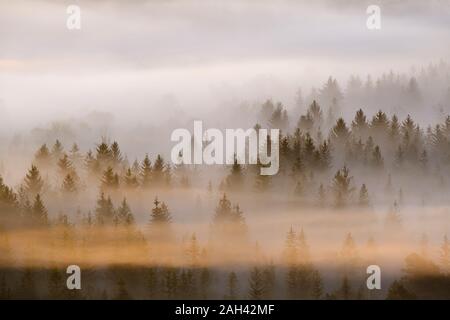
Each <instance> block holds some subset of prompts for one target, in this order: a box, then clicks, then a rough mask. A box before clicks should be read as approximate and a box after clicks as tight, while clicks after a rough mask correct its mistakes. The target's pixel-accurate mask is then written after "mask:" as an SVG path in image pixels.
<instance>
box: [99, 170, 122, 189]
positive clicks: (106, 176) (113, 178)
mask: <svg viewBox="0 0 450 320" xmlns="http://www.w3.org/2000/svg"><path fill="white" fill-rule="evenodd" d="M101 183H102V184H101V187H102V190H104V191H108V190H116V189H118V188H119V176H118V175H117V174H115V173H114V171H113V168H112V167H108V168H107V169H106V170H105V171H104V172H103V177H102V181H101Z"/></svg>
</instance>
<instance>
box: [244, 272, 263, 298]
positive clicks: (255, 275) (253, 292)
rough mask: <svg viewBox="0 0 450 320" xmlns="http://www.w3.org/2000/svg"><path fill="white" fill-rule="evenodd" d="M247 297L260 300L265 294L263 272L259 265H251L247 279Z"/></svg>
mask: <svg viewBox="0 0 450 320" xmlns="http://www.w3.org/2000/svg"><path fill="white" fill-rule="evenodd" d="M248 284H249V289H248V297H249V299H250V300H262V299H263V298H264V294H265V283H264V278H263V274H262V272H261V270H260V268H259V267H256V266H255V267H253V269H252V271H251V272H250V278H249V280H248Z"/></svg>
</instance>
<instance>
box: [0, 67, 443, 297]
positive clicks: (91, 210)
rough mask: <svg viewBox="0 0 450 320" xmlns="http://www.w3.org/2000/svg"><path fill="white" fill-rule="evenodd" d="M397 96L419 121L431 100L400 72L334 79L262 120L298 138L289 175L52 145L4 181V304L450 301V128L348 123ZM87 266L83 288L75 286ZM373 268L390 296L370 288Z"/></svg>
mask: <svg viewBox="0 0 450 320" xmlns="http://www.w3.org/2000/svg"><path fill="white" fill-rule="evenodd" d="M446 68H447V69H445V70H447V73H446V77H447V78H446V81H447V83H448V81H449V78H448V70H449V69H448V67H447V66H446ZM432 70H433V69H431V71H432ZM441 70H442V69H441ZM427 76H431V75H428V74H427V73H426V72H425V73H424V74H423V75H422V77H427ZM384 90H389V91H393V92H394V93H395V94H396V95H398V96H397V99H399V100H402V101H409V103H411V110H412V111H413V112H414V111H415V109H414V108H417V107H416V106H415V104H419V103H421V100H420V99H422V97H423V95H424V94H426V92H425V91H424V92H421V89H420V86H419V85H418V81H417V80H416V79H415V78H411V79H408V80H407V81H406V82H405V81H402V80H401V78H399V77H396V76H394V74H393V73H390V74H388V75H385V76H383V77H382V78H381V79H378V80H376V85H374V84H373V83H372V82H371V80H370V78H368V79H367V81H366V82H364V83H363V82H362V81H361V80H359V78H357V77H352V78H351V79H350V81H349V84H348V87H347V90H346V93H344V92H343V90H342V89H341V88H340V86H339V84H338V82H337V81H336V80H335V79H334V78H332V77H330V78H329V79H328V81H326V82H325V83H324V85H323V87H322V88H321V89H320V90H318V91H313V92H312V93H311V95H310V96H308V97H306V98H305V99H304V100H303V98H302V97H301V95H300V94H298V95H297V101H296V103H297V104H296V106H295V110H291V111H289V112H288V111H287V109H286V108H285V107H284V105H283V104H282V102H278V101H272V100H270V99H269V100H267V101H265V102H263V103H262V104H261V105H259V106H258V107H257V108H255V109H254V123H255V127H256V128H257V127H268V128H279V129H281V132H282V134H281V136H280V138H279V141H278V144H279V152H280V170H279V172H278V174H276V175H273V176H264V175H260V174H259V166H258V165H241V164H238V163H237V161H236V160H235V163H234V164H233V165H229V166H226V165H224V166H213V167H208V166H206V167H202V166H196V165H185V164H183V163H181V164H180V165H173V164H171V162H170V160H169V161H168V160H167V159H166V158H165V157H164V156H162V155H161V154H158V150H145V152H148V153H147V154H146V155H145V156H144V157H143V158H142V159H137V158H136V159H133V160H132V161H130V159H129V158H128V156H127V155H126V154H125V153H123V152H122V151H121V146H120V145H119V143H118V142H116V141H114V140H113V139H110V138H109V137H101V138H100V139H99V141H97V142H93V143H92V145H91V148H90V149H86V150H83V149H81V148H80V147H79V146H78V145H77V141H76V139H74V141H73V142H72V144H63V143H62V142H61V141H60V140H58V139H56V140H55V141H45V142H44V143H43V144H42V145H37V146H36V148H35V150H34V151H33V153H34V154H33V156H32V157H31V158H30V159H28V163H29V165H28V166H27V169H26V170H25V171H24V172H21V173H20V179H19V183H18V184H16V185H10V184H8V181H7V180H5V179H3V178H0V213H1V216H0V218H1V220H0V223H1V234H0V235H1V242H0V243H1V247H0V249H1V278H0V297H1V298H2V299H8V298H13V299H21V298H33V299H39V298H51V299H74V298H76V299H92V298H100V299H164V298H168V299H183V298H195V299H213V298H215V299H217V298H224V299H247V298H248V299H272V298H273V299H281V298H287V299H429V298H439V299H441V298H442V299H448V298H449V297H450V243H449V239H448V235H447V232H448V230H449V229H448V227H449V226H448V222H449V214H450V212H449V202H448V201H449V198H448V194H449V191H450V185H449V184H450V179H449V178H450V176H449V174H448V172H449V169H450V116H448V115H447V116H442V117H441V118H440V119H439V121H437V122H435V123H430V124H429V125H426V126H423V125H421V124H419V123H418V122H417V121H416V120H415V119H414V117H413V116H411V115H409V114H407V115H406V116H399V115H397V114H396V113H394V112H385V111H383V109H374V108H373V107H370V108H369V107H367V108H359V109H356V112H355V113H354V115H353V117H352V118H347V117H346V118H343V117H341V116H340V114H341V113H342V109H343V108H344V107H345V106H346V105H347V106H346V108H348V105H353V104H358V105H367V104H369V103H370V101H371V99H372V98H371V97H370V95H371V94H373V93H374V92H376V91H381V92H383V91H384ZM391 95H392V93H391ZM355 97H357V98H355ZM448 97H449V96H447V98H446V99H447V100H443V102H444V103H446V108H447V109H446V110H449V109H448V106H449V104H448V103H450V100H448ZM444 98H445V96H444ZM368 110H371V111H368ZM295 112H298V113H299V116H298V117H297V118H294V116H293V115H292V114H295ZM8 156H9V155H8V154H3V155H2V157H3V159H5V160H7V159H8ZM3 163H7V161H5V162H3ZM2 174H3V175H5V174H6V175H9V176H12V175H11V174H10V171H9V169H8V166H6V165H4V166H3V167H2ZM14 175H18V173H17V172H15V173H14ZM72 264H76V265H78V266H80V268H81V270H82V274H83V282H82V283H83V284H82V290H67V289H66V287H65V279H66V277H67V275H66V267H67V266H68V265H72ZM373 264H375V265H378V266H380V268H381V270H382V288H381V290H369V289H368V288H367V286H366V278H367V276H368V275H367V274H366V268H367V267H368V266H369V265H373Z"/></svg>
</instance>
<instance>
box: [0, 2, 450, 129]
mask: <svg viewBox="0 0 450 320" xmlns="http://www.w3.org/2000/svg"><path fill="white" fill-rule="evenodd" d="M310 2H312V1H304V2H303V1H294V0H292V1H264V0H260V1H254V0H253V1H252V0H240V1H237V0H231V1H230V0H228V1H188V0H185V1H175V0H174V1H170V0H166V1H118V0H117V1H107V0H103V1H76V0H72V1H39V0H28V1H21V0H15V1H8V0H0V116H1V117H2V118H3V120H4V119H8V123H10V124H14V125H15V126H24V125H29V124H36V125H38V124H42V123H44V122H45V121H47V120H48V119H55V118H57V117H70V116H81V115H83V114H86V113H88V112H91V111H93V110H101V111H108V112H111V113H112V114H114V115H115V117H116V118H118V119H122V120H123V121H125V122H126V121H136V120H139V121H142V120H143V119H145V117H146V116H148V118H149V120H148V121H153V120H154V118H155V115H158V114H161V115H162V114H164V116H165V117H170V116H176V115H180V114H182V113H181V112H185V113H189V112H190V111H193V110H194V109H196V108H199V109H201V108H210V107H215V106H212V105H211V104H214V101H217V100H220V99H222V98H224V97H226V96H227V95H232V96H234V95H235V96H236V97H238V96H239V97H240V98H242V99H243V100H245V99H260V98H263V97H264V95H266V96H267V97H269V96H275V97H283V96H284V97H287V96H288V95H290V96H289V98H291V97H292V96H293V94H294V88H295V87H297V86H299V85H301V86H304V87H305V88H310V87H311V86H313V85H318V84H320V83H321V82H323V81H324V80H326V78H327V77H328V75H330V74H332V75H334V76H336V77H337V78H338V80H339V81H341V82H342V83H343V84H345V82H346V80H347V79H346V77H347V76H348V75H349V74H353V73H359V74H361V75H365V74H367V73H368V72H371V73H377V72H384V71H388V70H390V69H393V70H399V71H402V70H408V68H409V67H410V66H411V65H426V64H428V63H430V62H437V61H439V60H440V59H444V60H445V59H446V60H447V61H448V59H447V58H448V57H450V45H449V39H450V18H449V17H450V2H449V1H377V2H376V3H375V2H374V1H329V2H327V1H322V2H320V3H319V2H317V3H316V4H314V5H311V4H308V3H310ZM372 3H373V4H379V5H380V7H381V30H377V31H374V30H368V29H367V28H366V19H367V14H366V8H367V5H368V4H372ZM404 3H407V4H404ZM69 4H77V5H79V6H80V8H81V19H82V20H81V21H82V22H81V24H82V29H81V30H78V31H69V30H67V28H66V19H67V16H68V15H67V14H66V8H67V6H68V5H69ZM168 97H169V98H168ZM286 99H287V98H286ZM167 101H170V103H169V102H167ZM131 113H133V115H131Z"/></svg>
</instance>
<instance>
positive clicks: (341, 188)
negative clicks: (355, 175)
mask: <svg viewBox="0 0 450 320" xmlns="http://www.w3.org/2000/svg"><path fill="white" fill-rule="evenodd" d="M351 180H352V177H350V176H349V170H348V169H347V167H346V166H344V167H343V168H342V169H340V170H338V171H337V172H336V174H335V176H334V179H333V183H332V190H333V193H334V198H335V199H334V200H335V206H336V207H337V208H342V207H344V206H346V205H347V203H348V201H349V198H350V196H351V194H352V193H353V191H354V188H353V187H352V186H351Z"/></svg>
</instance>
